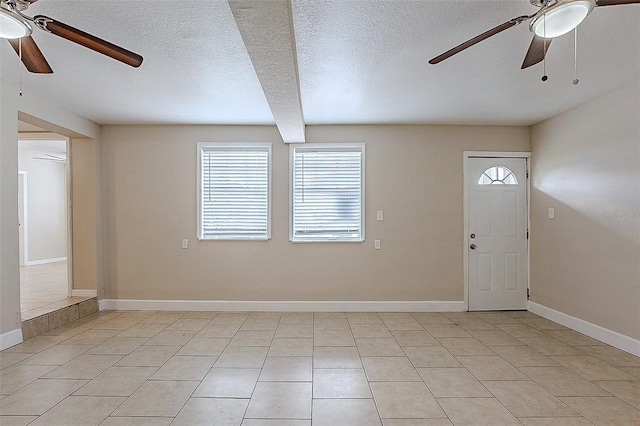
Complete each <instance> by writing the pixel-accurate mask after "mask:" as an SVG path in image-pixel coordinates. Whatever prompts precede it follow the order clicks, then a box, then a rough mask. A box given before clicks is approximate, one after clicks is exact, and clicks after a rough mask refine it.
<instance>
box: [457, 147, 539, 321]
mask: <svg viewBox="0 0 640 426" xmlns="http://www.w3.org/2000/svg"><path fill="white" fill-rule="evenodd" d="M470 158H525V159H526V162H525V164H526V166H525V170H526V171H525V172H526V173H529V168H530V167H531V165H530V158H531V152H516V151H463V152H462V221H463V222H464V223H463V228H464V234H463V237H462V238H463V244H462V267H463V272H462V280H463V282H462V284H463V286H464V306H465V309H464V310H465V311H468V310H469V250H467V247H468V246H469V218H468V214H469V190H468V188H467V169H468V167H469V159H470ZM525 180H526V185H527V186H526V191H527V195H526V197H527V227H528V229H529V239H528V240H527V265H529V267H528V271H527V288H528V287H529V285H530V283H531V277H530V276H529V275H530V274H529V270H530V265H531V248H530V247H529V241H531V203H530V193H531V186H530V182H531V179H527V178H526V177H525Z"/></svg>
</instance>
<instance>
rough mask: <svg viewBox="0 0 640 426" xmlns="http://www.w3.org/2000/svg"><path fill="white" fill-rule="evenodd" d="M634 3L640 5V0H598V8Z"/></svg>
mask: <svg viewBox="0 0 640 426" xmlns="http://www.w3.org/2000/svg"><path fill="white" fill-rule="evenodd" d="M634 3H640V0H596V6H618V5H621V4H634Z"/></svg>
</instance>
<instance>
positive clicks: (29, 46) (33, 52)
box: [9, 36, 53, 74]
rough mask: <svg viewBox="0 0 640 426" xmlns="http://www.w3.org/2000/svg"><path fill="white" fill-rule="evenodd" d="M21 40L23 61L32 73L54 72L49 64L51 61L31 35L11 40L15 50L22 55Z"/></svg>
mask: <svg viewBox="0 0 640 426" xmlns="http://www.w3.org/2000/svg"><path fill="white" fill-rule="evenodd" d="M20 40H22V63H23V64H24V66H25V67H26V68H27V69H28V70H29V71H30V72H32V73H36V74H52V73H53V70H52V69H51V66H49V63H48V62H47V60H46V59H45V57H44V55H43V54H42V52H41V51H40V48H39V47H38V45H37V44H36V42H35V40H34V39H33V38H32V37H31V36H28V37H24V38H22V39H12V40H9V43H11V46H13V50H15V51H16V53H17V54H18V55H20Z"/></svg>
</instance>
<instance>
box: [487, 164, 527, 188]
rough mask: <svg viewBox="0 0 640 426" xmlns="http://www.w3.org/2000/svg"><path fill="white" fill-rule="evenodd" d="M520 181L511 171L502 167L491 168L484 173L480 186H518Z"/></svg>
mask: <svg viewBox="0 0 640 426" xmlns="http://www.w3.org/2000/svg"><path fill="white" fill-rule="evenodd" d="M517 184H518V180H517V179H516V176H515V175H514V174H513V172H512V171H511V170H509V169H508V168H506V167H502V166H493V167H489V168H488V169H487V170H485V171H484V172H482V175H480V179H478V185H517Z"/></svg>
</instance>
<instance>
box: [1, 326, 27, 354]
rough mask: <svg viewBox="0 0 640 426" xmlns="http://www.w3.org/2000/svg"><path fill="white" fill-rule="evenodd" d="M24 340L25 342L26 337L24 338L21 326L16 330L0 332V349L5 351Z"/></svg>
mask: <svg viewBox="0 0 640 426" xmlns="http://www.w3.org/2000/svg"><path fill="white" fill-rule="evenodd" d="M22 342H24V339H23V338H22V329H21V328H16V329H15V330H11V331H7V332H6V333H2V334H0V351H4V350H5V349H7V348H10V347H11V346H15V345H17V344H19V343H22Z"/></svg>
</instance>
